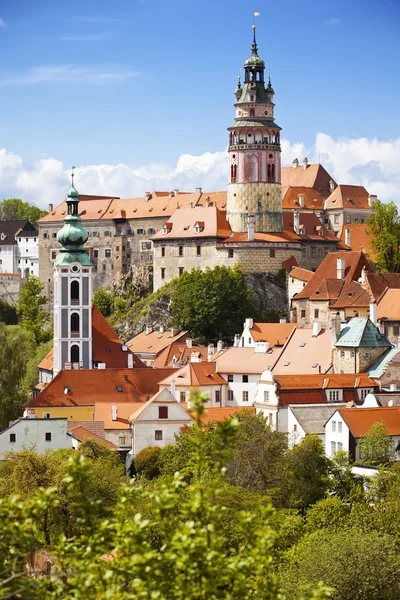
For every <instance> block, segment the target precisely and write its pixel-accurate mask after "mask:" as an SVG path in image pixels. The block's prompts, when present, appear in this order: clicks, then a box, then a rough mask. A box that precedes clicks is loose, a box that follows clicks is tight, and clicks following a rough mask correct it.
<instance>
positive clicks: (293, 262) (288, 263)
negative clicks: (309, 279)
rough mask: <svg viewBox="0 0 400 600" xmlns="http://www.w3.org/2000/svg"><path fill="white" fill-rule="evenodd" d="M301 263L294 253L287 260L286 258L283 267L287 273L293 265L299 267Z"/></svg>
mask: <svg viewBox="0 0 400 600" xmlns="http://www.w3.org/2000/svg"><path fill="white" fill-rule="evenodd" d="M298 266H299V263H298V262H297V260H296V258H295V257H294V256H293V255H292V256H289V258H287V259H286V260H284V261H283V262H282V267H283V268H284V269H285V270H286V272H287V273H289V271H290V270H291V269H293V267H298Z"/></svg>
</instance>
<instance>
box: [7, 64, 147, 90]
mask: <svg viewBox="0 0 400 600" xmlns="http://www.w3.org/2000/svg"><path fill="white" fill-rule="evenodd" d="M138 75H140V73H139V72H138V71H135V70H134V69H132V67H128V66H124V65H117V64H105V65H93V66H77V65H57V66H43V67H32V68H31V69H28V70H27V71H24V72H22V73H0V87H10V86H26V85H37V84H42V83H57V84H60V83H61V84H68V85H98V86H104V85H109V84H119V83H124V82H125V81H127V80H128V79H132V78H133V77H137V76H138Z"/></svg>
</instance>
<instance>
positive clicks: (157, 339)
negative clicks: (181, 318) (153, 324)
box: [126, 328, 189, 356]
mask: <svg viewBox="0 0 400 600" xmlns="http://www.w3.org/2000/svg"><path fill="white" fill-rule="evenodd" d="M188 337H189V333H188V332H187V331H178V333H176V330H173V329H172V328H171V329H165V330H164V331H163V332H160V331H159V330H158V329H156V330H154V331H151V332H150V333H146V330H144V331H142V333H139V334H138V335H135V337H134V338H132V339H131V340H129V342H127V344H126V345H127V346H128V348H130V349H131V350H132V352H135V353H137V354H155V355H156V356H158V354H159V353H160V352H161V351H162V350H164V348H168V347H169V346H170V345H171V344H173V343H174V342H177V341H178V340H179V341H180V342H184V341H185V340H186V339H187V338H188Z"/></svg>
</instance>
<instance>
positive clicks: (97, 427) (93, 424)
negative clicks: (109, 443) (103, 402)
mask: <svg viewBox="0 0 400 600" xmlns="http://www.w3.org/2000/svg"><path fill="white" fill-rule="evenodd" d="M33 412H35V411H33ZM67 426H68V429H72V428H73V427H84V428H85V429H87V430H88V431H91V432H92V433H95V434H96V435H98V436H100V437H101V438H104V421H96V420H95V421H73V420H68V423H67Z"/></svg>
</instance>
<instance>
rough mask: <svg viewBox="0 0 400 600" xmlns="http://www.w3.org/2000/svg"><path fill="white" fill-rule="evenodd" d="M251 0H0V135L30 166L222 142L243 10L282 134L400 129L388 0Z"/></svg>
mask: <svg viewBox="0 0 400 600" xmlns="http://www.w3.org/2000/svg"><path fill="white" fill-rule="evenodd" d="M253 3H254V6H249V7H247V3H244V2H239V1H238V0H231V1H230V2H229V3H228V2H227V1H226V0H213V1H210V0H205V1H203V2H193V1H191V0H189V1H183V0H169V1H168V2H166V1H165V0H164V1H161V0H154V1H151V0H130V1H127V0H115V1H114V2H109V1H108V2H106V1H105V0H81V1H80V2H78V1H76V0H70V1H69V2H68V3H64V2H63V3H62V2H58V1H54V0H46V1H45V0H35V2H32V0H0V53H1V56H2V57H3V60H2V62H1V67H0V94H1V107H2V109H1V111H0V148H5V149H6V151H7V152H8V153H13V154H15V155H17V156H19V157H23V162H24V165H26V166H27V167H29V168H31V166H30V165H32V164H34V161H38V160H41V159H46V158H54V159H56V160H58V161H61V162H62V163H63V165H70V164H75V165H96V164H108V165H116V164H118V163H124V164H127V165H130V166H134V167H140V166H141V165H151V164H157V165H161V164H164V165H165V164H166V165H170V166H171V165H176V162H177V160H178V159H179V157H180V156H181V155H182V154H186V153H187V154H189V155H193V156H199V155H203V154H204V153H207V152H210V153H217V152H219V151H223V150H224V149H225V147H226V143H227V132H226V128H227V127H228V126H229V125H230V124H231V122H232V120H233V106H232V105H233V100H234V97H233V91H234V88H235V85H236V80H237V75H238V69H239V66H240V65H241V64H242V63H243V61H244V60H245V59H246V58H247V56H248V54H249V46H250V43H251V34H252V32H251V25H252V12H253V10H258V11H259V12H260V16H259V17H258V18H257V37H258V40H257V41H258V44H259V53H260V55H261V56H262V58H263V59H264V60H265V62H266V63H267V64H269V65H270V69H271V76H272V82H273V85H274V88H275V92H276V96H275V102H276V121H277V122H278V123H279V124H280V125H281V126H282V128H283V136H284V137H285V138H286V139H288V140H290V143H291V144H292V145H293V144H302V145H303V146H304V147H305V148H311V147H314V145H315V138H316V135H317V133H318V132H323V133H324V134H326V135H327V136H329V137H330V138H332V139H334V140H338V139H339V138H345V139H358V138H363V137H365V138H367V139H368V140H373V139H374V138H377V139H378V140H379V141H380V142H382V143H383V142H387V141H390V140H393V139H397V138H399V137H400V119H399V116H398V98H399V95H400V83H399V77H398V71H399V66H398V60H399V58H398V57H399V56H400V36H399V30H400V3H399V2H398V0H381V1H380V2H378V1H368V0H363V1H361V0H352V2H349V1H348V0H347V1H346V2H345V1H342V0H337V1H335V2H333V1H330V0H328V1H326V0H324V1H323V2H321V1H315V0H309V1H308V2H299V1H296V2H294V1H292V0H286V1H283V2H275V3H273V2H271V1H269V2H265V0H258V2H254V1H253ZM253 3H251V4H253ZM314 151H315V147H314ZM363 160H364V159H363ZM372 160H375V157H374V156H373V157H372ZM364 163H365V160H364ZM364 163H363V164H364ZM354 166H355V167H357V164H355V165H354ZM0 184H1V179H0ZM134 193H135V190H132V194H134ZM0 195H1V194H0Z"/></svg>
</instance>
